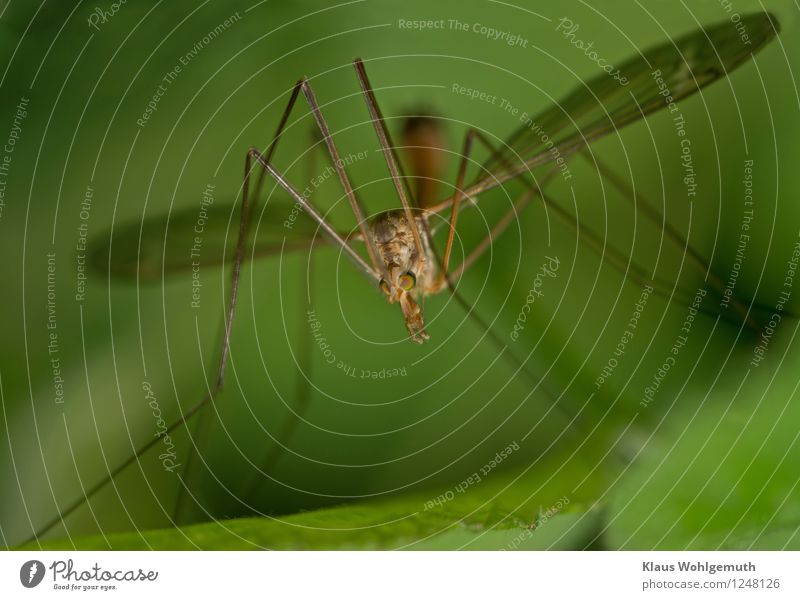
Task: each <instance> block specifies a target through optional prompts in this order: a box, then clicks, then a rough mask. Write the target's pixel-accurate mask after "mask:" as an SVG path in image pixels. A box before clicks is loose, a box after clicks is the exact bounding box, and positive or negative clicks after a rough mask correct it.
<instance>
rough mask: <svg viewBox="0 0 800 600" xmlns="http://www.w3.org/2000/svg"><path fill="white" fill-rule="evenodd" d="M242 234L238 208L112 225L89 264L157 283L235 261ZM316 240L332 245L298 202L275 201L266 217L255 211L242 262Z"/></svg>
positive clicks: (94, 248) (95, 245)
mask: <svg viewBox="0 0 800 600" xmlns="http://www.w3.org/2000/svg"><path fill="white" fill-rule="evenodd" d="M231 213H233V215H232V214H231ZM229 222H230V224H229ZM238 235H239V208H238V207H234V206H233V205H230V204H228V205H221V204H216V203H215V204H212V205H209V206H208V207H207V208H205V209H204V210H203V211H202V213H201V211H200V209H199V208H198V207H192V208H187V209H183V210H179V211H175V212H172V213H170V214H169V215H163V216H158V217H152V218H148V219H145V220H144V221H141V222H139V221H136V222H132V223H127V224H124V225H121V226H119V227H114V228H113V229H111V230H109V231H108V232H106V233H105V234H103V236H102V237H101V238H99V239H95V240H93V241H92V242H91V244H92V252H91V262H92V266H93V267H94V268H95V269H97V270H98V271H100V272H102V273H108V274H109V275H110V276H111V277H114V278H121V279H130V280H135V279H136V278H137V277H138V280H139V281H140V282H147V281H158V280H160V279H161V277H162V276H163V275H166V276H169V275H170V274H172V273H177V272H181V271H189V270H191V269H193V268H199V267H201V266H202V267H207V266H215V265H217V266H218V265H222V264H225V263H232V262H233V258H234V253H235V250H236V240H237V236H238ZM315 236H316V238H315ZM312 239H314V240H315V243H320V244H327V243H328V242H327V238H325V236H322V235H319V234H318V233H317V225H316V223H314V221H313V220H312V219H311V218H309V216H308V215H307V214H306V213H305V212H304V211H303V210H302V209H301V208H300V207H297V206H295V204H294V202H292V201H290V200H289V199H286V198H272V199H270V200H269V202H267V204H266V206H264V207H263V213H262V207H260V206H258V207H256V208H255V210H254V211H253V215H252V222H251V225H250V235H249V238H248V240H247V248H248V251H247V252H246V253H245V256H244V260H248V259H249V258H250V257H251V256H253V255H255V256H264V255H268V254H274V253H277V252H280V251H281V248H283V249H284V250H294V249H298V248H303V247H307V246H308V243H309V242H310V241H311V240H312Z"/></svg>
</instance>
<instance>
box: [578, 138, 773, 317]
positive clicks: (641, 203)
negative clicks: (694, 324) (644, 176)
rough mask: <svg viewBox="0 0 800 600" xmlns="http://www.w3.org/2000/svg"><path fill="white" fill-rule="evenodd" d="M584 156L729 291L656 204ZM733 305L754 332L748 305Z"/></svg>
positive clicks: (734, 299) (717, 286) (596, 159)
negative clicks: (656, 207) (658, 209)
mask: <svg viewBox="0 0 800 600" xmlns="http://www.w3.org/2000/svg"><path fill="white" fill-rule="evenodd" d="M579 154H580V155H581V157H582V158H583V159H584V160H585V161H586V162H587V163H589V164H590V165H591V166H592V167H593V168H595V169H597V171H598V173H600V174H601V175H602V176H603V178H605V179H607V180H608V181H609V182H611V185H613V186H614V187H615V188H617V190H618V191H619V192H620V193H621V194H622V196H623V197H624V198H625V199H626V200H627V201H628V202H629V203H630V204H631V206H633V207H634V209H636V210H638V211H641V212H642V213H643V214H644V215H645V216H646V217H647V218H648V219H650V221H651V222H652V223H654V224H655V225H656V226H657V227H660V228H662V229H663V231H664V232H665V233H666V234H667V237H668V238H670V239H671V240H672V241H673V242H674V243H675V244H676V245H677V246H678V247H680V248H681V249H685V250H686V255H687V256H688V257H689V259H690V260H691V261H692V262H694V264H695V266H696V267H697V268H698V269H699V270H700V272H702V273H703V274H704V275H705V276H706V278H707V279H708V281H709V282H710V283H711V285H712V286H713V287H714V289H715V290H716V291H717V292H718V293H719V294H724V292H725V283H724V282H723V281H722V280H721V279H720V278H719V277H718V276H717V275H716V274H715V273H714V272H713V271H712V270H711V266H710V265H709V264H708V262H706V260H705V259H704V258H703V256H702V255H701V254H700V253H699V252H698V251H697V250H695V249H694V247H693V246H692V245H691V244H689V241H688V240H687V239H686V237H684V235H683V234H682V233H681V232H680V231H678V230H677V229H675V227H673V226H672V225H671V224H670V223H669V222H668V221H667V220H666V218H664V216H663V215H662V214H661V213H659V212H658V211H657V210H656V209H655V208H653V205H652V204H651V203H650V202H649V201H647V200H646V199H645V198H643V197H642V195H641V194H640V193H639V192H637V191H636V190H635V189H634V188H633V186H631V185H629V184H628V183H627V182H625V181H623V179H622V178H621V177H620V176H619V175H618V174H617V173H616V172H614V170H613V169H612V168H611V167H609V166H608V165H607V164H606V163H605V161H603V160H602V159H601V158H600V157H599V156H597V155H596V154H592V153H591V152H590V151H589V150H588V149H586V150H583V151H581V152H579ZM731 305H732V306H733V307H734V310H735V311H736V313H737V314H738V315H739V317H740V318H741V319H742V320H743V322H745V323H746V324H747V325H748V326H750V327H753V328H754V331H755V330H757V329H758V324H757V323H756V322H755V321H754V320H753V318H752V316H751V315H750V312H749V310H748V309H747V306H745V305H744V304H743V303H742V302H741V300H739V298H737V297H736V296H732V297H731Z"/></svg>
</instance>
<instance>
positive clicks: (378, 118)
mask: <svg viewBox="0 0 800 600" xmlns="http://www.w3.org/2000/svg"><path fill="white" fill-rule="evenodd" d="M353 65H354V66H355V69H356V74H357V75H358V82H359V84H360V85H361V91H362V93H363V95H364V101H365V102H366V104H367V109H368V110H369V113H370V117H372V124H373V125H374V126H375V133H376V134H377V135H378V141H379V142H380V144H381V149H382V150H383V156H384V158H385V159H386V165H387V166H388V167H389V174H390V175H391V176H392V182H393V183H394V188H395V190H396V191H397V196H398V197H399V198H400V203H401V204H402V205H403V211H404V212H405V215H406V220H407V221H408V223H409V225H410V226H411V232H412V234H413V236H414V245H415V246H416V249H417V255H418V256H420V257H424V256H425V249H424V247H423V245H422V237H421V236H420V233H419V228H418V227H417V220H416V218H415V217H414V213H413V212H412V211H411V203H410V202H409V201H408V197H407V196H406V184H405V183H404V181H405V180H404V178H401V177H400V168H399V167H398V161H397V156H396V155H395V149H394V145H393V144H391V143H390V141H389V131H388V130H387V128H386V123H385V122H384V120H383V115H382V114H381V111H380V108H379V107H378V101H377V99H376V98H375V93H374V92H373V90H372V85H371V84H370V82H369V78H368V77H367V71H366V69H365V68H364V63H363V61H362V60H361V59H360V58H357V59H356V60H355V61H353ZM387 283H388V284H389V285H391V282H390V281H388V280H387Z"/></svg>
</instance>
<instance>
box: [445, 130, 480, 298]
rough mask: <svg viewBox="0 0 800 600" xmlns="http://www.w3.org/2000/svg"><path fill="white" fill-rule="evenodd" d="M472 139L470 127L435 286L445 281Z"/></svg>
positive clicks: (473, 135) (472, 133)
mask: <svg viewBox="0 0 800 600" xmlns="http://www.w3.org/2000/svg"><path fill="white" fill-rule="evenodd" d="M474 139H475V130H474V129H472V128H470V129H469V130H468V131H467V135H466V136H465V137H464V148H463V149H462V151H461V161H460V162H461V164H460V165H459V167H458V174H457V175H456V189H455V192H454V193H453V205H452V208H451V209H450V224H449V227H448V231H447V243H446V244H445V246H444V253H443V254H442V266H441V268H440V270H439V278H438V283H437V287H440V286H441V285H443V283H444V281H445V274H446V273H447V267H448V265H449V264H450V253H451V252H452V250H453V240H454V239H455V236H456V223H457V222H458V209H459V207H460V206H461V198H462V197H463V186H464V177H465V175H466V173H467V165H468V164H469V155H470V154H471V153H472V143H473V140H474Z"/></svg>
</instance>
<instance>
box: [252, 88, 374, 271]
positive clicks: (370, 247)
mask: <svg viewBox="0 0 800 600" xmlns="http://www.w3.org/2000/svg"><path fill="white" fill-rule="evenodd" d="M301 89H302V90H303V95H304V96H305V97H306V101H307V102H308V105H309V106H310V107H311V113H312V114H313V115H314V120H315V121H316V122H317V126H318V127H319V130H320V132H321V133H322V137H323V138H324V140H325V145H326V146H327V147H328V152H329V153H330V155H331V159H332V160H333V168H334V169H335V170H336V175H337V177H338V178H339V182H340V183H341V184H342V188H344V192H345V194H346V195H347V199H348V200H349V201H350V207H351V208H352V209H353V214H354V215H355V218H356V222H357V225H358V228H359V230H360V231H361V237H362V238H363V240H364V245H366V247H367V254H369V259H370V262H371V263H372V268H373V269H374V270H375V271H377V272H379V273H381V274H382V275H383V276H384V279H386V280H387V281H388V279H389V277H388V274H387V273H386V265H384V264H383V260H382V259H381V258H380V255H379V253H378V249H377V247H376V246H375V240H373V239H372V236H371V235H369V231H368V230H367V221H366V217H365V216H364V208H363V207H362V206H361V203H360V202H359V200H358V197H357V196H356V194H355V192H354V191H353V186H352V185H351V184H350V179H349V178H348V177H347V171H345V169H344V164H343V163H342V160H341V158H340V157H339V151H338V150H337V149H336V145H335V144H334V143H333V138H332V137H331V132H330V128H329V127H328V123H327V121H325V117H323V116H322V110H321V109H320V106H319V102H317V98H316V96H315V95H314V90H313V89H312V88H311V84H310V83H309V82H308V80H307V79H306V78H303V79H302V83H301ZM263 164H265V165H267V164H269V160H265V161H264V162H263ZM273 176H274V175H273ZM276 179H278V178H277V177H276ZM278 183H281V182H280V180H278ZM281 185H282V186H283V184H282V183H281ZM284 188H285V186H284ZM287 191H289V190H288V189H287ZM290 193H291V192H290Z"/></svg>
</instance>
